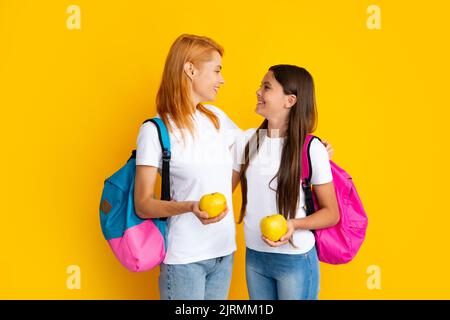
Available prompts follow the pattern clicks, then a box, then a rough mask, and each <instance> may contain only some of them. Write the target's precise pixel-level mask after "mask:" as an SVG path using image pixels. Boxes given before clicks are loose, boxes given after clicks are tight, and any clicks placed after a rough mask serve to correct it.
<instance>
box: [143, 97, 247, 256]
mask: <svg viewBox="0 0 450 320" xmlns="http://www.w3.org/2000/svg"><path fill="white" fill-rule="evenodd" d="M204 106H205V107H206V108H208V109H209V110H211V111H212V112H214V114H215V115H216V116H217V117H218V119H219V121H220V129H219V130H217V129H216V128H215V127H214V124H213V123H212V121H211V120H210V119H209V118H208V117H207V116H205V115H204V114H203V113H201V112H200V111H198V110H197V111H196V112H195V114H194V115H193V120H194V124H195V129H194V137H192V135H191V134H190V133H189V132H188V131H187V130H186V131H185V141H184V143H183V140H182V135H181V130H179V129H176V128H174V130H173V132H169V138H170V144H171V154H172V157H171V161H170V192H171V199H172V200H174V201H199V200H200V198H201V197H202V196H203V195H205V194H208V193H213V192H220V193H222V194H224V195H225V197H226V199H227V204H228V208H229V212H228V214H227V215H226V216H225V217H224V218H223V219H222V220H221V221H219V222H217V223H212V224H208V225H203V224H202V223H201V222H200V220H199V219H198V218H197V217H196V216H195V215H194V214H193V213H192V212H188V213H184V214H180V215H176V216H172V217H170V218H168V219H167V252H166V257H165V259H164V263H166V264H186V263H191V262H197V261H202V260H206V259H212V258H217V257H221V256H226V255H229V254H231V253H232V252H234V251H235V250H236V239H235V233H236V231H235V221H234V214H233V205H232V190H231V188H232V185H231V180H232V170H233V169H232V168H233V159H232V156H231V151H230V147H231V146H232V145H233V143H234V141H235V139H236V137H237V136H238V135H239V128H238V127H237V126H236V124H235V123H234V122H233V121H231V119H230V118H228V116H227V115H226V114H225V113H224V112H223V111H221V110H220V109H219V108H217V107H215V106H211V105H204ZM136 165H146V166H153V167H157V168H159V172H160V173H161V168H162V153H161V146H160V143H159V138H158V132H157V129H156V127H155V125H154V124H153V123H152V122H146V123H145V124H143V125H142V126H141V127H140V130H139V135H138V138H137V149H136Z"/></svg>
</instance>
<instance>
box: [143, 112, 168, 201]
mask: <svg viewBox="0 0 450 320" xmlns="http://www.w3.org/2000/svg"><path fill="white" fill-rule="evenodd" d="M148 121H150V122H152V123H153V124H154V125H155V126H156V128H157V129H158V138H159V143H160V144H161V150H162V170H161V171H162V174H161V180H162V183H161V200H167V201H170V158H171V153H170V139H169V133H168V131H167V127H166V125H165V124H164V122H163V121H162V120H161V119H160V118H152V119H148V120H145V121H144V123H146V122H148Z"/></svg>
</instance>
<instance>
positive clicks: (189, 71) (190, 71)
mask: <svg viewBox="0 0 450 320" xmlns="http://www.w3.org/2000/svg"><path fill="white" fill-rule="evenodd" d="M184 73H186V75H187V76H188V78H189V79H191V80H192V78H193V77H194V74H195V68H194V65H193V64H192V63H191V62H186V63H185V64H184Z"/></svg>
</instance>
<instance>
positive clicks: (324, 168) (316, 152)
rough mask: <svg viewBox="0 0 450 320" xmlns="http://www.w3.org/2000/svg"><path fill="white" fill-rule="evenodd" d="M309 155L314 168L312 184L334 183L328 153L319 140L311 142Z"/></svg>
mask: <svg viewBox="0 0 450 320" xmlns="http://www.w3.org/2000/svg"><path fill="white" fill-rule="evenodd" d="M309 153H310V157H311V166H312V177H311V184H313V185H314V184H325V183H329V182H331V181H333V175H332V173H331V165H330V159H329V158H328V152H327V149H326V148H325V146H324V145H323V144H322V142H321V141H320V140H319V139H314V140H313V141H312V142H311V146H310V149H309Z"/></svg>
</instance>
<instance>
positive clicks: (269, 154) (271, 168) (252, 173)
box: [233, 129, 333, 254]
mask: <svg viewBox="0 0 450 320" xmlns="http://www.w3.org/2000/svg"><path fill="white" fill-rule="evenodd" d="M255 132H256V129H249V130H247V131H245V133H244V134H243V135H242V136H241V137H240V138H239V139H237V141H236V145H235V148H234V153H235V157H234V158H235V162H234V165H233V169H234V170H235V171H240V167H241V161H240V159H242V158H241V157H242V154H243V150H244V147H245V144H246V143H247V142H248V141H249V140H250V138H251V136H252V135H253V134H254V133H255ZM263 141H264V142H263V143H262V144H261V146H260V149H259V152H258V153H257V154H256V155H255V158H254V159H253V161H251V162H250V165H249V167H248V169H247V173H246V178H247V208H246V214H245V217H244V232H245V242H246V246H247V247H248V248H250V249H253V250H256V251H262V252H276V253H285V254H301V253H306V252H308V251H309V250H311V249H312V248H313V246H314V244H315V238H314V234H313V233H312V232H311V231H310V230H296V231H295V232H294V234H293V238H292V239H293V243H294V245H295V246H296V247H297V248H294V247H293V246H292V245H291V244H290V243H287V244H284V245H282V246H279V247H271V246H269V245H267V244H266V243H265V242H264V241H263V240H262V239H261V229H260V222H261V219H262V218H264V217H265V216H268V215H272V214H276V213H278V209H277V202H276V192H275V191H274V190H276V189H277V178H275V179H274V180H273V181H272V182H271V180H272V178H273V177H274V176H276V174H277V172H278V169H279V167H280V161H281V153H282V147H283V143H284V141H285V138H270V137H268V136H266V137H265V138H264V139H263ZM310 156H311V165H312V177H311V183H312V184H313V185H314V184H316V185H317V184H324V183H328V182H331V181H332V180H333V176H332V173H331V166H330V162H329V158H328V153H327V150H326V148H325V146H324V145H323V144H322V143H321V142H320V141H319V140H318V139H314V140H313V141H312V143H311V148H310ZM269 183H270V186H271V188H272V189H274V190H272V189H271V188H269ZM304 205H305V196H304V193H303V190H302V188H300V198H299V204H298V208H297V213H296V215H295V217H296V218H302V217H305V216H306V212H305V210H304V209H303V206H304Z"/></svg>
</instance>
